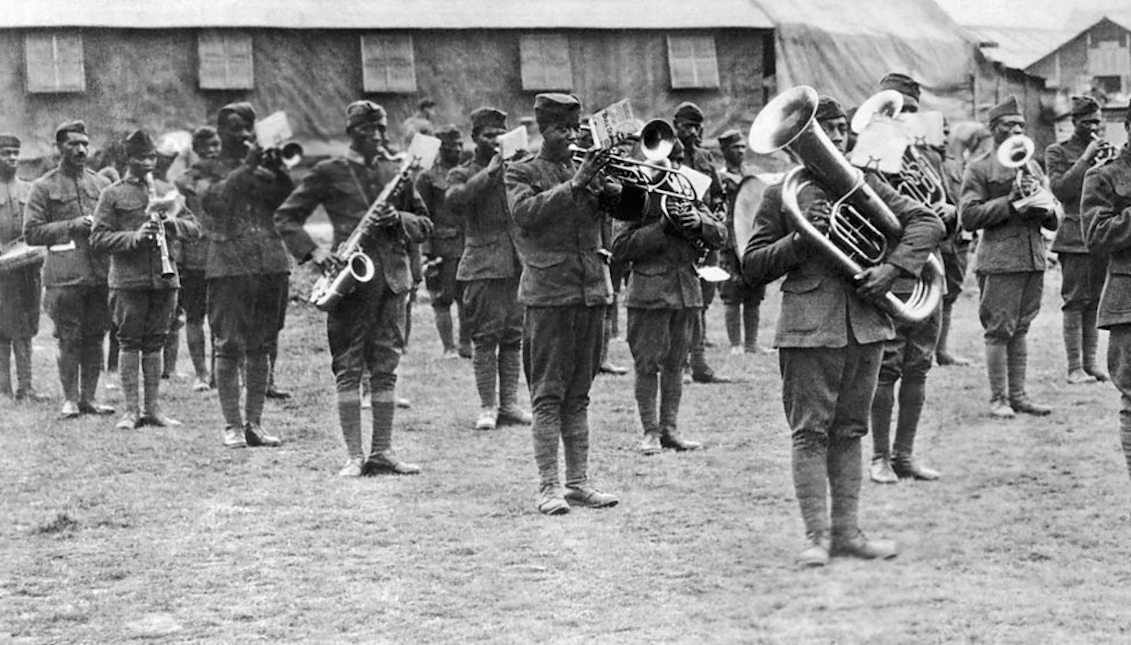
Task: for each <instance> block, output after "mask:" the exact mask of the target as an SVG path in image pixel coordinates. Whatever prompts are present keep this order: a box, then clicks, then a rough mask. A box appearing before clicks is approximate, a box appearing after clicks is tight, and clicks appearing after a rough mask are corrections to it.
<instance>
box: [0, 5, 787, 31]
mask: <svg viewBox="0 0 1131 645" xmlns="http://www.w3.org/2000/svg"><path fill="white" fill-rule="evenodd" d="M5 5H7V6H5V7H4V10H3V11H0V28H35V27H109V28H124V29H170V28H211V27H263V28H279V29H706V28H719V27H722V28H727V27H731V28H756V29H772V28H773V26H774V25H773V23H772V22H771V21H770V18H769V17H768V16H767V15H766V14H765V12H763V11H762V10H761V9H760V8H759V6H758V4H757V3H756V2H755V0H709V1H708V2H699V3H694V6H692V3H689V2H688V1H687V0H552V1H546V0H491V1H489V2H476V1H474V0H349V1H345V0H240V1H238V2H233V1H231V0H187V1H182V2H169V3H158V4H154V3H153V2H152V0H35V1H34V2H5Z"/></svg>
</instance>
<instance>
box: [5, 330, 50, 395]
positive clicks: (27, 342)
mask: <svg viewBox="0 0 1131 645" xmlns="http://www.w3.org/2000/svg"><path fill="white" fill-rule="evenodd" d="M12 353H13V354H14V355H15V358H16V400H17V401H31V402H32V403H43V402H44V401H46V400H47V397H45V396H42V395H40V394H39V393H38V392H36V391H35V387H33V386H32V384H31V339H30V338H17V339H15V340H13V341H12Z"/></svg>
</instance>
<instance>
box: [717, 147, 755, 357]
mask: <svg viewBox="0 0 1131 645" xmlns="http://www.w3.org/2000/svg"><path fill="white" fill-rule="evenodd" d="M719 148H720V149H721V150H722V151H723V161H724V163H725V165H724V166H723V167H722V168H720V169H719V179H720V180H721V181H722V185H723V192H724V194H725V195H726V205H727V211H726V214H727V221H726V226H727V230H728V231H731V232H733V231H734V198H735V196H737V195H738V187H739V185H740V184H742V180H743V179H745V178H746V177H748V176H750V175H751V174H752V173H751V172H750V171H749V168H747V166H746V164H745V163H744V162H745V159H746V139H744V138H743V137H742V134H741V133H739V132H738V130H727V131H726V132H724V133H723V134H721V135H719ZM734 244H735V243H734V240H733V239H731V235H729V234H728V235H727V241H726V243H725V244H724V245H723V248H722V249H720V250H719V265H720V266H722V268H723V269H726V271H727V273H729V274H730V278H729V279H728V280H727V281H726V282H723V283H722V284H720V285H719V299H720V300H722V301H723V304H724V305H726V326H727V340H729V341H730V353H731V355H738V354H744V353H745V354H757V353H759V352H760V351H762V350H761V348H760V347H758V323H759V322H761V321H760V316H759V311H758V309H759V307H761V305H762V300H763V299H764V298H765V297H766V285H764V284H758V285H749V284H746V281H745V280H744V279H743V278H742V267H741V262H740V261H739V258H738V251H737V250H736V249H735V246H734ZM743 336H745V341H744V340H743Z"/></svg>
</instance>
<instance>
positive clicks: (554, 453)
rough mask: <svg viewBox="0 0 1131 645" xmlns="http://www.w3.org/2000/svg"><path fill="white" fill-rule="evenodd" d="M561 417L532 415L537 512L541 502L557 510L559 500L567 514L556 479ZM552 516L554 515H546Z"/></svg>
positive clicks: (555, 414) (566, 506)
mask: <svg viewBox="0 0 1131 645" xmlns="http://www.w3.org/2000/svg"><path fill="white" fill-rule="evenodd" d="M560 419H561V416H560V414H558V413H554V414H538V413H537V412H536V413H535V415H534V426H533V427H532V428H531V438H532V439H533V443H534V463H535V465H536V466H537V467H538V484H539V490H540V491H541V492H540V496H539V503H538V505H539V510H540V511H542V512H543V513H547V511H546V510H543V508H542V506H543V502H547V503H548V504H549V507H550V508H551V509H557V508H559V505H558V503H557V500H561V503H560V506H564V507H565V508H566V511H565V512H569V505H568V504H566V502H565V499H564V497H563V493H562V490H561V479H559V477H558V446H559V445H560V444H561V438H562V426H561V421H560ZM548 514H550V515H554V514H556V513H548Z"/></svg>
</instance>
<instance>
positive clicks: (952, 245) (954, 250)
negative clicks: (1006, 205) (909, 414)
mask: <svg viewBox="0 0 1131 645" xmlns="http://www.w3.org/2000/svg"><path fill="white" fill-rule="evenodd" d="M943 137H944V143H943V145H941V146H934V147H932V150H933V152H934V155H933V156H934V158H936V159H942V164H941V166H940V169H941V171H942V180H943V184H944V185H945V186H946V194H947V203H948V204H954V205H955V206H956V207H957V205H958V199H959V197H960V196H961V195H962V174H963V172H964V170H965V168H964V166H965V160H964V159H960V158H958V157H956V156H954V155H953V154H952V153H951V151H950V144H949V141H950V124H949V122H947V120H946V117H943ZM973 240H974V235H973V234H972V233H970V231H964V230H962V227H961V226H955V227H954V230H953V231H950V233H948V234H947V236H946V238H945V239H944V240H943V241H942V243H941V244H939V255H940V256H941V257H942V263H943V271H944V273H945V274H946V293H945V294H943V299H942V316H941V318H940V322H939V340H938V342H937V343H935V362H936V363H938V364H939V365H940V366H947V365H954V366H955V367H965V366H967V365H969V364H970V359H968V358H964V357H962V356H959V355H957V354H955V353H953V352H952V351H951V350H950V319H951V317H952V314H953V311H954V303H956V302H958V296H959V295H960V294H961V293H962V283H963V282H965V281H966V266H967V264H968V263H969V258H970V243H971V242H972V241H973Z"/></svg>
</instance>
